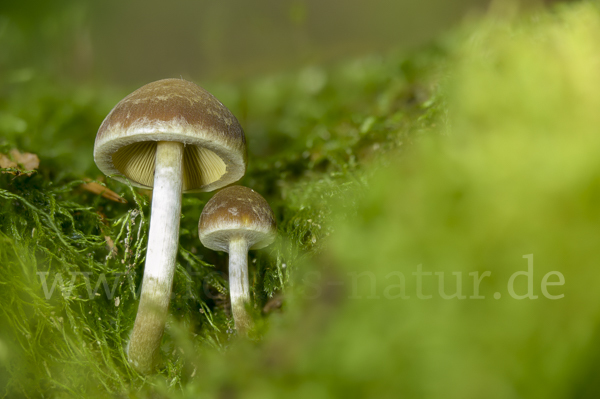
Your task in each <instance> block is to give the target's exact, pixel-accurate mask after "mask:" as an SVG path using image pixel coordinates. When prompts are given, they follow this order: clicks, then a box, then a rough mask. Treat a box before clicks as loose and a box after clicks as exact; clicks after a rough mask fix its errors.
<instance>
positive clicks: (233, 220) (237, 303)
mask: <svg viewBox="0 0 600 399" xmlns="http://www.w3.org/2000/svg"><path fill="white" fill-rule="evenodd" d="M276 231H277V227H276V225H275V218H274V216H273V211H272V210H271V207H270V206H269V204H268V203H267V201H266V200H265V199H264V198H263V197H262V196H261V195H260V194H258V193H257V192H256V191H254V190H252V189H250V188H248V187H243V186H231V187H227V188H225V189H223V190H221V191H219V192H218V193H216V194H215V195H214V196H213V197H212V198H211V199H210V201H208V203H207V204H206V206H205V207H204V209H203V210H202V214H201V215H200V222H199V223H198V236H199V237H200V241H201V242H202V245H204V246H205V247H207V248H210V249H212V250H215V251H224V252H228V253H229V295H230V298H231V309H232V313H233V320H234V322H235V328H236V329H237V330H238V332H239V333H245V332H247V331H248V330H249V329H250V328H251V327H252V318H251V317H250V315H249V314H248V312H247V311H246V304H247V303H249V302H250V288H249V283H248V250H249V249H260V248H264V247H266V246H268V245H269V244H271V243H272V242H273V240H275V235H276Z"/></svg>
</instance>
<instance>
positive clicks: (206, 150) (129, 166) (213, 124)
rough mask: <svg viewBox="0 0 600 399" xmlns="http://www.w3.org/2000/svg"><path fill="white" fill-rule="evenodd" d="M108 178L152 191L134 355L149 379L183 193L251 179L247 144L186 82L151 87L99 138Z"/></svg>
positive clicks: (114, 116) (211, 100) (113, 117)
mask: <svg viewBox="0 0 600 399" xmlns="http://www.w3.org/2000/svg"><path fill="white" fill-rule="evenodd" d="M94 160H95V162H96V165H98V168H100V170H101V171H102V172H104V173H105V174H106V175H109V176H111V177H113V178H115V179H117V180H119V181H122V182H126V181H128V182H129V183H130V184H131V185H133V186H137V187H143V188H147V189H153V190H154V191H153V195H152V209H151V215H150V232H149V237H148V250H147V253H146V263H145V266H144V278H143V282H142V292H141V297H140V304H139V308H138V313H137V316H136V319H135V324H134V326H133V331H132V333H131V338H130V341H129V344H128V348H127V353H128V357H129V361H130V363H131V364H132V365H133V366H134V367H135V368H136V369H137V370H138V371H140V372H142V373H150V372H152V371H153V370H154V368H155V366H156V363H157V360H158V356H159V353H160V350H159V349H160V342H161V339H162V335H163V331H164V326H165V319H166V316H167V312H168V308H169V300H170V296H171V286H172V283H173V274H174V271H175V261H176V256H177V248H178V243H179V220H180V217H181V194H182V192H199V191H212V190H215V189H218V188H221V187H224V186H226V185H228V184H231V183H233V182H235V181H237V180H239V179H240V178H241V177H242V176H243V175H244V173H245V171H246V139H245V137H244V132H243V130H242V128H241V126H240V124H239V123H238V121H237V119H236V118H235V117H234V116H233V114H232V113H231V112H230V111H229V110H228V109H227V108H226V107H225V106H224V105H223V104H221V103H220V102H219V101H218V100H217V99H216V98H215V97H214V96H213V95H211V94H210V93H208V92H207V91H206V90H204V89H202V88H201V87H199V86H197V85H195V84H194V83H192V82H188V81H185V80H183V79H164V80H159V81H157V82H153V83H149V84H147V85H145V86H143V87H141V88H139V89H137V90H136V91H134V92H133V93H131V94H130V95H128V96H127V97H125V98H124V99H123V100H121V101H120V102H119V103H118V104H117V105H116V106H115V107H114V108H113V109H112V111H111V112H110V113H109V114H108V116H107V117H106V119H104V122H102V125H101V126H100V129H99V130H98V134H97V136H96V143H95V146H94Z"/></svg>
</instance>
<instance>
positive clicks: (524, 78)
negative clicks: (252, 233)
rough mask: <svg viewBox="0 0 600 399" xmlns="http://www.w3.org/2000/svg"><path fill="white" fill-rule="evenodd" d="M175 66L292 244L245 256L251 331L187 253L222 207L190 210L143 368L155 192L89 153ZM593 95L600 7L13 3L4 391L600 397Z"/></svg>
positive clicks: (6, 74) (3, 121)
mask: <svg viewBox="0 0 600 399" xmlns="http://www.w3.org/2000/svg"><path fill="white" fill-rule="evenodd" d="M177 76H183V77H184V78H188V79H191V80H193V81H194V82H196V83H198V84H200V85H202V86H204V87H206V88H207V89H208V90H210V91H211V92H212V93H213V94H215V95H216V97H217V98H219V99H221V100H222V101H223V103H224V104H226V105H227V106H228V107H229V108H230V109H231V110H232V112H233V113H234V114H235V115H236V116H237V117H238V118H239V119H240V122H241V123H242V125H243V127H244V129H245V131H246V135H247V138H248V146H249V167H248V172H247V174H246V176H245V177H244V178H243V179H242V180H241V184H244V185H247V186H250V187H252V188H254V189H255V190H257V191H258V192H260V193H261V194H263V195H264V196H265V198H266V199H267V200H268V202H269V203H270V204H271V206H272V207H273V209H274V211H275V214H276V218H277V222H278V230H279V238H278V240H277V241H276V243H275V244H274V245H272V246H271V247H269V248H266V249H264V250H261V251H256V252H253V253H251V254H250V274H251V285H252V296H253V303H254V304H255V306H254V312H255V319H256V321H257V325H258V328H257V331H255V332H254V334H253V335H252V336H251V337H250V338H249V339H240V338H238V337H236V336H235V335H234V334H233V331H232V320H231V315H230V312H229V304H228V299H227V297H228V285H227V279H226V272H227V255H226V254H222V253H216V252H213V251H209V250H207V249H205V248H203V247H202V245H201V244H200V243H199V241H198V236H197V230H196V229H197V222H198V218H199V215H200V212H201V210H202V207H203V206H204V204H205V203H206V201H207V200H208V198H209V197H210V194H198V195H186V196H184V199H183V209H182V212H183V218H182V221H181V238H180V243H181V245H180V249H179V254H178V267H177V271H176V275H175V282H174V288H173V290H174V292H173V297H172V302H171V314H172V317H171V318H170V320H169V322H168V325H167V330H166V333H165V337H164V340H163V346H162V348H161V352H162V357H163V362H162V364H161V368H160V371H159V372H158V373H157V374H156V375H152V376H141V375H139V374H137V373H136V372H135V371H134V370H133V369H131V368H130V367H129V365H128V364H127V360H126V356H125V354H124V350H123V348H124V345H126V343H127V339H128V334H129V331H130V329H131V326H132V323H133V318H134V317H135V312H136V306H137V296H136V292H135V290H136V288H137V287H139V283H140V280H141V274H142V270H143V261H144V253H145V245H146V236H147V228H148V218H149V206H148V199H149V193H148V192H145V191H141V190H136V189H132V188H130V187H128V186H127V185H123V184H120V183H117V182H114V181H112V180H110V179H105V178H104V177H103V176H101V175H100V172H99V171H98V169H97V168H96V166H95V165H94V163H93V159H92V149H93V141H94V137H95V134H96V131H97V128H98V126H99V124H100V123H101V121H102V119H103V118H104V116H105V115H106V114H107V113H108V112H109V111H110V109H111V108H112V107H113V106H114V105H115V104H116V103H117V102H118V101H119V100H120V99H121V98H122V97H123V96H125V95H126V94H128V93H129V92H130V91H132V90H134V89H135V88H137V87H139V86H141V85H142V84H144V83H147V82H148V81H152V80H155V79H160V78H164V77H177ZM598 87H600V7H599V5H598V3H597V2H596V1H581V2H535V1H531V2H516V1H501V0H498V1H492V2H491V3H489V4H488V2H483V1H466V0H465V1H452V2H450V1H433V0H431V1H395V2H394V1H387V0H381V1H375V2H371V3H369V4H367V3H359V2H355V1H350V2H346V3H344V4H343V6H342V5H341V4H340V3H334V2H333V1H321V2H317V1H292V2H274V1H259V2H253V3H247V2H219V3H217V2H208V1H206V2H187V1H178V2H171V3H169V4H168V5H167V4H166V3H164V2H158V1H151V2H143V3H142V2H137V1H133V2H113V1H108V2H71V1H56V2H3V3H2V4H1V5H0V154H6V155H7V156H8V157H9V158H10V157H12V155H10V151H11V150H14V149H18V150H20V151H22V152H32V153H35V154H37V155H38V156H39V158H40V165H39V168H38V169H37V172H35V173H33V174H31V175H27V174H23V173H20V171H19V169H21V171H22V169H23V167H22V166H23V165H20V166H18V167H17V168H12V169H11V168H4V169H2V174H1V175H0V395H1V396H3V397H8V398H13V397H69V398H70V397H86V398H88V397H152V398H157V397H178V398H198V397H206V398H212V397H215V398H238V397H248V398H280V397H298V398H305V397H311V398H312V397H314V398H330V397H331V398H338V397H350V398H354V397H356V398H358V397H361V398H362V397H378V398H379V397H383V398H388V397H389V398H398V397H402V398H597V397H598V395H600V385H599V384H598V382H597V381H598V379H597V375H598V372H599V367H600V345H599V342H600V329H599V326H600V295H598V288H597V285H598V281H600V271H599V269H598V259H600V249H599V248H600V247H599V246H598V242H600V232H599V229H598V225H599V223H600V207H599V206H598V204H599V203H600V157H599V156H598V154H599V153H600V138H599V137H600V136H599V135H598V131H599V130H598V126H600V113H599V112H598V109H600V94H598V90H597V88H598ZM84 179H93V180H96V181H97V182H98V183H99V184H103V185H106V186H107V187H108V188H110V189H111V190H113V191H115V192H116V193H117V194H120V195H122V196H123V197H124V198H125V199H126V200H127V201H128V202H127V203H119V202H115V201H111V200H110V199H107V198H103V197H101V196H99V195H97V194H94V193H91V192H89V191H86V190H85V189H83V188H82V184H83V183H84ZM86 181H87V180H86ZM111 243H112V244H111ZM529 254H532V258H531V260H532V262H533V263H532V264H531V265H532V269H531V275H530V280H528V277H527V276H526V275H524V273H525V272H527V271H528V259H527V258H523V256H529ZM419 271H421V272H422V273H430V274H423V275H422V276H421V277H422V280H418V277H416V275H415V273H419ZM486 272H489V276H488V277H486V278H484V279H482V280H481V283H480V285H479V291H478V292H476V290H475V288H474V285H473V278H474V277H473V276H475V277H476V278H479V277H480V276H482V275H483V274H484V273H486ZM517 272H523V273H522V275H520V276H519V277H517V278H516V280H515V284H514V287H512V286H510V284H509V282H510V279H511V276H514V275H515V273H517ZM551 272H557V273H560V275H561V276H562V278H563V283H562V284H559V285H555V286H549V287H548V292H545V291H544V290H543V288H542V281H543V278H544V276H545V275H547V273H551ZM119 273H125V277H126V278H127V279H126V280H124V281H126V282H127V283H124V284H122V285H119V282H120V281H123V280H119V278H120V277H119V276H120V275H119ZM73 275H75V276H79V277H78V278H76V279H73V280H71V276H73ZM84 275H85V276H90V279H91V283H92V285H93V284H95V283H96V282H97V281H99V280H98V278H99V277H100V276H105V277H106V279H107V284H108V286H109V287H112V286H113V284H116V285H115V287H116V288H115V297H113V298H108V297H107V296H106V295H104V291H103V287H102V286H101V285H98V287H97V289H98V290H97V293H98V294H99V295H94V294H93V293H92V294H91V295H90V291H89V290H90V289H93V288H94V287H91V288H89V287H88V286H87V285H86V281H85V279H83V278H82V277H81V276H84ZM557 275H558V274H554V277H553V278H552V279H550V281H551V282H560V281H559V280H558V278H557V277H556V276H557ZM60 278H62V279H63V280H60ZM44 281H45V282H46V286H44ZM529 281H531V285H529ZM52 282H56V286H55V291H54V292H55V293H54V294H53V295H51V296H50V298H48V296H47V295H46V294H45V290H47V289H48V286H50V285H51V284H52ZM511 288H514V291H515V293H517V294H518V295H522V296H524V295H525V293H527V292H529V291H530V292H531V294H532V295H533V296H537V298H535V299H533V298H521V299H517V298H516V295H515V293H512V292H511ZM453 294H456V295H453ZM420 295H426V296H427V295H431V298H428V299H424V298H419V296H420ZM550 295H556V296H561V295H564V296H563V297H560V298H558V297H557V298H555V299H551V298H549V296H550ZM117 298H118V300H117Z"/></svg>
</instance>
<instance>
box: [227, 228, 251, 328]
mask: <svg viewBox="0 0 600 399" xmlns="http://www.w3.org/2000/svg"><path fill="white" fill-rule="evenodd" d="M249 247H250V246H249V245H248V240H246V239H245V238H244V237H233V238H232V239H231V241H229V297H230V298H231V310H232V313H233V321H234V322H235V328H236V329H237V330H238V333H245V332H247V331H248V330H249V329H250V328H251V327H252V318H251V317H250V315H249V314H248V311H247V310H246V306H247V304H248V303H249V302H250V284H249V282H248V249H249Z"/></svg>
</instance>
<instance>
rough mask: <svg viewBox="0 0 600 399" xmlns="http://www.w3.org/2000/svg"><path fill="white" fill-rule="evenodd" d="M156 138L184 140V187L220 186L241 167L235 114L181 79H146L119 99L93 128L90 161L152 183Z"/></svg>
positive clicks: (242, 144)
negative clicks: (144, 83)
mask: <svg viewBox="0 0 600 399" xmlns="http://www.w3.org/2000/svg"><path fill="white" fill-rule="evenodd" d="M159 141H176V142H180V143H183V144H184V145H185V150H184V155H183V191H184V192H189V191H212V190H215V189H218V188H220V187H224V186H226V185H228V184H231V183H233V182H236V181H237V180H239V179H240V178H241V177H242V176H243V175H244V173H245V171H246V138H245V136H244V131H243V130H242V127H241V126H240V124H239V123H238V121H237V119H236V118H235V116H233V114H232V113H231V112H230V111H229V110H228V109H227V108H226V107H225V106H224V105H223V104H221V103H220V102H219V100H217V99H216V98H215V97H214V96H213V95H212V94H210V93H209V92H207V91H206V90H204V89H203V88H201V87H199V86H197V85H196V84H194V83H192V82H188V81H186V80H183V79H164V80H159V81H156V82H152V83H149V84H147V85H145V86H143V87H141V88H139V89H137V90H136V91H134V92H133V93H131V94H130V95H128V96H127V97H125V98H124V99H123V100H121V102H119V103H118V104H117V105H116V106H115V107H114V108H113V109H112V111H111V112H110V113H109V114H108V116H107V117H106V119H104V122H102V125H101V126H100V129H99V130H98V134H97V135H96V143H95V145H94V160H95V161H96V165H98V168H100V170H101V171H102V172H104V173H105V174H106V175H115V176H114V177H115V179H117V180H120V181H123V182H125V181H126V180H129V181H130V182H131V184H132V185H134V186H137V187H143V188H152V186H153V184H154V162H155V154H156V145H157V142H159Z"/></svg>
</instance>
